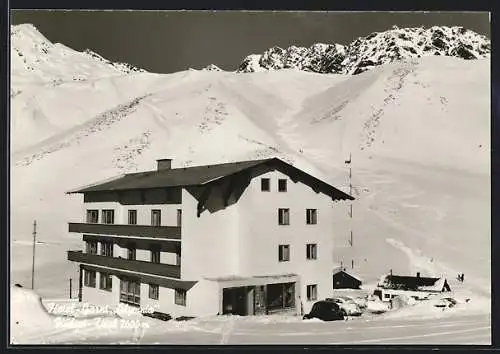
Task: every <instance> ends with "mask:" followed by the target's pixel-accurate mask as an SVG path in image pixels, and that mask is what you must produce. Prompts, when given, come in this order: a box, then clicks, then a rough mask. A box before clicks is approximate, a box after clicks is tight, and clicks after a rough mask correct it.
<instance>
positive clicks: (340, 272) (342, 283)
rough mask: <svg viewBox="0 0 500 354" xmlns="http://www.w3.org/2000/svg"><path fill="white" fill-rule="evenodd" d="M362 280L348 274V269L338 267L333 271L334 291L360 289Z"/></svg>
mask: <svg viewBox="0 0 500 354" xmlns="http://www.w3.org/2000/svg"><path fill="white" fill-rule="evenodd" d="M361 284H362V280H361V279H360V278H359V277H358V276H356V275H354V274H352V273H350V272H347V270H346V268H342V267H338V268H335V269H334V270H333V289H360V287H361Z"/></svg>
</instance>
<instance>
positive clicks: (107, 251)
mask: <svg viewBox="0 0 500 354" xmlns="http://www.w3.org/2000/svg"><path fill="white" fill-rule="evenodd" d="M113 247H114V244H113V242H109V241H102V242H101V256H106V257H113Z"/></svg>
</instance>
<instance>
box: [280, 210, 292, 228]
mask: <svg viewBox="0 0 500 354" xmlns="http://www.w3.org/2000/svg"><path fill="white" fill-rule="evenodd" d="M278 225H290V209H289V208H279V209H278Z"/></svg>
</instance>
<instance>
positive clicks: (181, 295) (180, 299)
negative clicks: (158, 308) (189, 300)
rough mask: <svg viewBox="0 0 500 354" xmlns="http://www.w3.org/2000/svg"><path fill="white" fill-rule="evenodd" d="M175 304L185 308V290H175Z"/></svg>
mask: <svg viewBox="0 0 500 354" xmlns="http://www.w3.org/2000/svg"><path fill="white" fill-rule="evenodd" d="M175 304H176V305H181V306H186V290H184V289H175Z"/></svg>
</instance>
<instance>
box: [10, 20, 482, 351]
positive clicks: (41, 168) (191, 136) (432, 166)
mask: <svg viewBox="0 0 500 354" xmlns="http://www.w3.org/2000/svg"><path fill="white" fill-rule="evenodd" d="M457 31H458V30H457ZM457 31H455V32H453V31H452V32H450V33H454V34H453V35H455V36H458V35H459V32H457ZM414 32H415V33H413V32H412V33H413V35H412V36H413V37H412V38H413V39H415V40H416V41H417V43H418V32H417V31H414ZM464 33H465V34H464V36H465V37H464V38H469V37H470V40H471V41H475V40H476V39H474V38H476V37H474V36H473V35H472V34H470V32H467V31H466V32H464ZM379 36H382V35H380V34H379ZM450 36H451V35H450ZM467 36H469V37H467ZM382 37H383V36H382ZM382 37H380V38H382ZM424 37H425V36H424ZM424 37H422V38H424ZM431 37H432V36H431ZM373 38H378V37H376V36H375V37H372V39H373ZM425 38H427V37H425ZM457 38H458V37H457ZM413 39H412V40H413ZM456 40H458V39H456ZM11 41H12V43H11V45H12V48H16V50H17V51H18V52H19V53H21V54H22V55H21V56H20V55H18V54H15V53H14V52H15V51H16V50H13V54H12V56H13V57H15V56H16V55H17V57H19V58H18V59H15V60H14V59H13V60H12V74H11V75H12V85H13V86H12V90H11V93H13V94H12V95H11V106H12V110H11V112H12V115H11V127H12V129H11V132H12V136H11V146H12V156H11V157H12V166H11V210H12V213H11V254H12V257H11V270H12V272H11V274H12V277H11V278H12V282H13V283H20V284H23V285H25V286H26V285H28V284H30V281H31V242H30V241H31V238H32V223H33V220H36V221H37V227H38V229H37V232H38V233H37V238H38V240H39V244H37V250H36V252H37V253H36V289H37V291H38V292H39V294H40V295H41V296H43V297H52V298H57V297H66V296H67V288H68V279H69V278H70V277H71V278H73V279H74V280H75V279H77V270H78V268H77V266H76V265H74V264H72V263H71V262H68V261H67V260H66V251H67V250H68V249H79V248H81V240H80V239H78V237H77V236H76V235H73V234H69V233H68V232H67V223H68V222H70V221H75V220H78V218H79V217H80V216H81V213H82V210H81V203H82V200H81V196H78V195H71V196H68V195H66V194H65V192H67V191H70V190H74V189H76V188H77V187H79V186H84V185H89V184H92V183H95V182H96V181H99V180H104V179H108V178H113V177H115V176H117V175H121V174H124V173H129V172H137V171H144V170H153V169H155V168H156V166H155V164H156V161H155V160H156V159H160V158H173V166H174V167H183V166H192V165H197V164H209V163H219V162H231V161H238V160H245V159H254V158H259V159H260V158H266V157H279V158H282V159H283V160H285V161H288V162H289V163H292V164H294V165H295V166H297V167H299V168H302V169H304V170H305V171H306V172H308V173H311V174H313V175H315V176H317V177H319V178H322V179H324V180H326V181H327V182H329V183H332V184H333V185H335V186H337V187H339V188H340V189H342V190H343V191H345V192H349V178H348V175H349V170H348V168H347V167H346V165H345V164H344V161H345V159H347V158H348V157H349V156H351V157H352V163H351V167H352V185H353V190H352V194H353V196H354V197H355V198H356V200H355V201H354V202H353V214H352V222H351V225H352V230H353V245H352V246H350V245H349V242H348V241H349V238H348V236H347V235H337V234H336V235H332V237H334V238H335V245H336V247H335V249H334V252H333V255H332V257H333V260H334V262H335V263H337V264H340V263H341V262H342V263H343V264H344V265H348V266H349V267H351V266H353V267H354V269H353V271H354V272H356V273H357V274H358V275H360V276H361V277H362V278H363V279H364V280H365V281H366V283H367V284H372V283H374V282H375V283H376V281H377V280H378V279H379V278H380V276H381V275H382V274H385V273H387V272H389V271H390V270H392V271H393V272H394V273H395V274H415V273H416V272H418V271H420V272H421V273H422V275H428V276H432V275H445V276H446V277H447V278H448V279H449V281H450V286H451V287H452V288H454V287H455V288H456V291H457V292H458V293H462V294H467V296H468V297H469V298H471V299H472V300H471V304H472V303H475V304H480V306H479V305H477V306H472V307H471V308H472V309H473V312H474V313H475V314H476V315H477V316H483V317H481V318H484V316H489V315H488V314H489V313H490V307H489V298H490V296H491V290H490V289H491V287H490V275H491V274H490V267H491V262H490V260H491V249H490V233H491V231H490V219H491V217H490V174H489V171H490V160H489V156H490V99H489V97H490V84H489V82H490V71H489V68H490V59H489V58H488V57H481V56H479V55H478V58H477V59H474V60H466V59H463V58H460V57H457V56H452V55H449V56H444V55H441V56H422V57H421V58H415V57H411V58H410V57H408V58H402V59H401V60H393V61H389V62H387V63H385V62H384V63H381V64H380V65H374V66H373V67H370V70H366V71H364V72H362V73H359V74H356V75H348V74H349V73H342V74H323V73H317V72H308V71H304V70H295V69H281V70H255V71H256V72H253V73H251V74H244V73H237V72H226V71H219V70H216V69H215V68H213V67H211V66H209V67H207V70H200V71H196V70H188V71H184V72H179V73H174V74H153V73H147V72H143V71H141V70H139V69H137V70H121V69H120V68H123V67H122V66H116V65H114V64H113V63H110V62H107V61H106V60H101V59H99V57H98V56H97V55H90V54H88V53H87V54H85V53H83V54H82V53H78V52H76V51H73V50H71V49H69V48H67V47H64V46H60V45H55V44H51V43H50V42H49V41H48V40H47V39H45V38H44V37H43V36H42V35H41V34H39V33H38V32H37V31H36V29H34V27H33V26H31V25H20V26H13V27H12V35H11ZM35 44H37V45H36V46H35ZM477 46H478V48H479V47H480V46H481V43H479V42H477ZM320 47H321V46H319V47H318V46H317V47H315V49H314V50H316V51H320V49H321V48H322V47H321V48H320ZM44 48H45V49H46V53H45V50H44ZM474 48H475V47H474ZM323 49H325V48H323ZM337 49H339V48H337ZM321 50H322V49H321ZM339 50H340V49H339ZM450 50H451V49H450ZM478 50H479V49H478ZM40 53H41V54H40ZM20 58H23V59H24V60H26V62H24V60H23V59H20ZM37 58H38V59H37ZM43 58H45V59H43ZM37 60H39V62H37ZM313 62H314V61H313ZM51 63H57V65H55V64H54V65H53V64H51ZM35 64H36V65H35ZM311 65H312V64H311ZM27 66H29V68H33V69H27ZM75 75H85V80H73V77H74V76H75ZM54 80H59V81H58V83H57V85H55V84H54ZM291 207H292V208H293V207H297V208H300V207H303V206H301V205H299V204H297V205H296V206H293V205H292V206H291ZM339 207H340V208H345V210H346V219H347V218H349V216H348V211H349V210H348V207H347V205H339ZM458 273H465V282H464V283H463V284H461V283H458V282H457V281H454V279H455V277H456V275H457V274H458ZM471 311H472V310H471ZM481 321H483V320H481ZM481 321H480V322H481ZM481 323H482V324H481V326H479V325H477V326H478V327H484V326H487V325H484V321H483V322H481ZM476 324H477V322H476ZM318 325H319V324H318ZM483 325H484V326H483ZM245 326H246V325H244V327H245ZM287 326H288V325H287ZM220 328H224V330H225V331H226V330H227V331H228V332H227V333H228V334H227V335H226V336H222V337H221V336H218V337H217V338H212V337H210V341H211V340H214V342H217V343H220V342H224V343H229V344H231V343H233V341H236V340H237V339H236V338H237V337H238V333H239V332H238V330H242V329H241V327H240V322H238V321H237V322H236V323H235V324H231V325H230V324H227V323H226V324H224V326H223V327H220ZM238 328H240V329H238ZM245 328H246V327H245ZM470 329H471V328H470V327H468V326H463V327H460V326H458V328H456V331H459V330H460V331H461V330H463V331H465V332H463V333H464V334H463V335H464V337H465V336H470V337H471V338H473V337H474V335H477V338H483V339H484V336H483V335H482V334H475V333H474V332H468V331H469V330H470ZM256 330H257V329H256ZM330 330H331V328H330ZM245 331H247V329H245V330H244V331H243V332H245ZM248 331H250V330H249V329H248ZM445 332H447V330H445V329H444V328H443V333H445ZM245 333H246V332H245ZM325 333H326V332H325ZM330 333H331V332H330ZM456 333H457V334H458V333H459V332H456ZM378 334H380V333H378ZM385 334H386V335H385V337H386V338H389V339H388V342H397V343H400V342H401V341H404V339H401V338H402V337H404V336H401V338H400V339H399V340H398V339H397V338H396V339H390V338H393V337H392V336H391V335H390V332H387V333H385ZM284 336H285V338H286V339H287V340H290V338H291V337H286V335H284ZM405 336H407V337H408V338H407V340H409V341H411V340H416V339H415V338H413V339H412V338H410V337H411V336H412V334H411V333H406V334H405ZM443 336H445V337H446V335H443ZM153 337H154V336H153ZM153 337H151V338H150V339H148V340H150V341H153V342H154V341H155V339H153ZM320 337H321V338H322V340H326V338H325V336H321V335H320ZM383 337H384V336H381V337H380V338H383ZM438 337H439V336H437V337H436V338H434V337H425V336H424V337H422V338H428V339H429V340H431V339H433V338H434V339H436V340H437V341H438V342H439V339H440V338H441V337H439V338H438ZM245 338H246V339H248V341H249V342H253V341H255V340H256V339H251V338H250V339H249V338H248V337H245V336H244V335H242V336H240V339H242V340H243V339H245ZM255 338H257V337H255ZM280 338H281V337H280ZM297 338H298V337H297ZM304 338H305V337H302V340H304ZM315 338H316V339H317V337H315ZM349 338H352V340H353V341H354V340H355V338H354V337H349ZM443 338H444V337H443ZM157 339H158V341H161V338H160V337H158V338H157ZM441 339H442V338H441ZM272 340H274V341H276V340H277V339H276V338H274V339H272ZM272 340H271V339H270V341H272ZM296 340H299V339H296ZM365 340H366V343H368V344H369V343H372V342H373V343H374V342H377V339H376V338H375V337H366V338H365ZM471 340H472V339H471ZM481 340H482V339H481ZM243 341H245V340H243ZM334 341H335V340H333V339H332V340H330V341H327V342H328V343H330V342H334Z"/></svg>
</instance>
